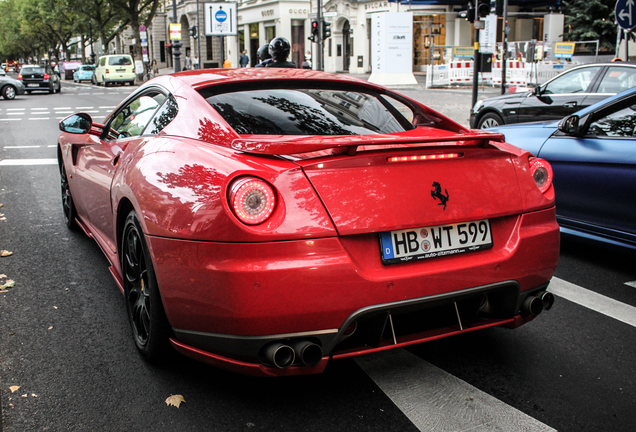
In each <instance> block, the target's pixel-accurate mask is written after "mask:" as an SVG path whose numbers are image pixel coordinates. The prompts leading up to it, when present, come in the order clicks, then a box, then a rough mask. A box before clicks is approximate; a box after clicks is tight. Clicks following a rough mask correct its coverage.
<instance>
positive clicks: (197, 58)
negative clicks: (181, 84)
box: [193, 55, 199, 69]
mask: <svg viewBox="0 0 636 432" xmlns="http://www.w3.org/2000/svg"><path fill="white" fill-rule="evenodd" d="M193 64H194V68H195V69H199V56H198V55H195V56H194V61H193Z"/></svg>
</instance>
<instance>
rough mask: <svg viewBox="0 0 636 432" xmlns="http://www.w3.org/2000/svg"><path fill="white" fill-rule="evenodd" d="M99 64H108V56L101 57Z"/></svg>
mask: <svg viewBox="0 0 636 432" xmlns="http://www.w3.org/2000/svg"><path fill="white" fill-rule="evenodd" d="M99 65H100V66H105V65H106V57H102V58H100V59H99Z"/></svg>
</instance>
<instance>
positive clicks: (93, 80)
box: [91, 74, 97, 85]
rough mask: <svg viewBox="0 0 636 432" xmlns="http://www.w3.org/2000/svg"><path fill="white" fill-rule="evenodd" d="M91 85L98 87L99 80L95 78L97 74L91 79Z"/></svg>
mask: <svg viewBox="0 0 636 432" xmlns="http://www.w3.org/2000/svg"><path fill="white" fill-rule="evenodd" d="M91 84H93V85H97V79H96V78H95V74H93V76H92V77H91Z"/></svg>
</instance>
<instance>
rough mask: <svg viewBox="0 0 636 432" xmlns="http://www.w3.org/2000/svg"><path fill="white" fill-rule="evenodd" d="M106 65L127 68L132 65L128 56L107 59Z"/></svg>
mask: <svg viewBox="0 0 636 432" xmlns="http://www.w3.org/2000/svg"><path fill="white" fill-rule="evenodd" d="M108 64H109V65H111V66H113V65H114V66H118V65H119V66H127V65H131V64H132V60H131V58H130V57H129V56H112V57H108Z"/></svg>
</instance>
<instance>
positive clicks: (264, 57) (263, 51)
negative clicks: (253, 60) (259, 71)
mask: <svg viewBox="0 0 636 432" xmlns="http://www.w3.org/2000/svg"><path fill="white" fill-rule="evenodd" d="M257 54H258V61H259V62H260V63H259V64H257V65H256V66H255V67H265V66H267V63H269V62H271V61H272V56H271V55H270V54H269V44H265V45H262V46H261V47H260V48H259V49H258V52H257Z"/></svg>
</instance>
